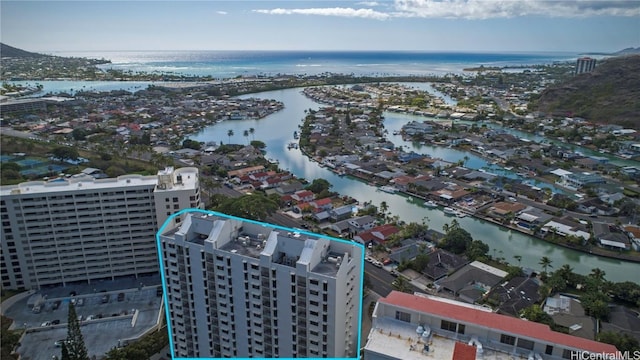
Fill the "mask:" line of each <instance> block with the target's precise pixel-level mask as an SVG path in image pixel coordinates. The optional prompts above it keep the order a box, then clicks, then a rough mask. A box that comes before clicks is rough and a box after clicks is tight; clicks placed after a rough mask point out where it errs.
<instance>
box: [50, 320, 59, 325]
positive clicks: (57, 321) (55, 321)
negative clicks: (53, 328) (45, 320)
mask: <svg viewBox="0 0 640 360" xmlns="http://www.w3.org/2000/svg"><path fill="white" fill-rule="evenodd" d="M58 324H60V320H58V319H55V320H53V321H52V322H51V325H58Z"/></svg>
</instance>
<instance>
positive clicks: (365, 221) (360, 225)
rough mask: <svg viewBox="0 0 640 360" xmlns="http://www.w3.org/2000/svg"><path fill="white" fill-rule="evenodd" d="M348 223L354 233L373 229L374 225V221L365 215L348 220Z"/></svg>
mask: <svg viewBox="0 0 640 360" xmlns="http://www.w3.org/2000/svg"><path fill="white" fill-rule="evenodd" d="M348 223H349V225H351V226H352V227H353V229H354V230H355V232H361V231H365V230H369V229H371V228H373V227H374V226H375V224H376V219H375V218H374V217H373V216H371V215H365V216H359V217H355V218H352V219H349V220H348Z"/></svg>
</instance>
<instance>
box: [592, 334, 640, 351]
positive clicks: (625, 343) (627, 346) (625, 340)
mask: <svg viewBox="0 0 640 360" xmlns="http://www.w3.org/2000/svg"><path fill="white" fill-rule="evenodd" d="M598 341H600V342H603V343H607V344H611V345H614V346H615V347H616V348H617V349H618V350H620V351H621V352H623V353H624V352H626V351H628V352H629V354H634V353H637V352H640V343H639V342H638V340H637V339H635V338H634V337H632V336H630V335H629V334H626V333H621V332H616V331H602V332H601V333H600V334H598Z"/></svg>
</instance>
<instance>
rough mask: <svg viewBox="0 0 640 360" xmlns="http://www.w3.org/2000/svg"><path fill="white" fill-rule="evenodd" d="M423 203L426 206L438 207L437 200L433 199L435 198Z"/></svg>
mask: <svg viewBox="0 0 640 360" xmlns="http://www.w3.org/2000/svg"><path fill="white" fill-rule="evenodd" d="M422 205H424V206H426V207H428V208H431V209H433V208H437V207H438V204H436V202H435V201H433V200H427V201H425V202H424V203H423V204H422Z"/></svg>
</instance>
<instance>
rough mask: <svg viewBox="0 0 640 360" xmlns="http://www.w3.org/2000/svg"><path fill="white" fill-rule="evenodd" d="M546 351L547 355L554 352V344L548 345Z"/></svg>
mask: <svg viewBox="0 0 640 360" xmlns="http://www.w3.org/2000/svg"><path fill="white" fill-rule="evenodd" d="M544 353H545V354H547V355H552V354H553V345H547V348H546V349H545V350H544Z"/></svg>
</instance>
